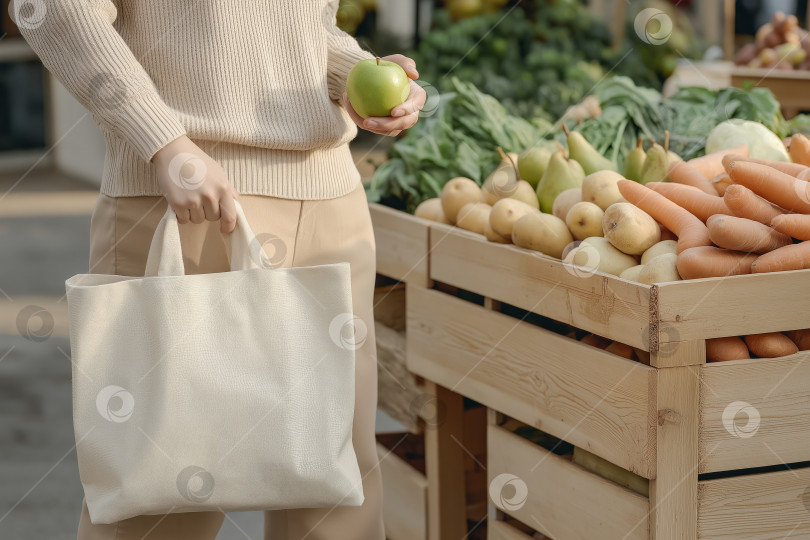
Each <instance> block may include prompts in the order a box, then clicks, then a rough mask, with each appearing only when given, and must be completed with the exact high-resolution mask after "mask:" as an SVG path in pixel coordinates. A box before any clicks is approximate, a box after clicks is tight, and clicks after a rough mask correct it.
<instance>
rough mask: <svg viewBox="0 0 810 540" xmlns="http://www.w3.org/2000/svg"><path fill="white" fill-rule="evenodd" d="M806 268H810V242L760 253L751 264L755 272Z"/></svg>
mask: <svg viewBox="0 0 810 540" xmlns="http://www.w3.org/2000/svg"><path fill="white" fill-rule="evenodd" d="M805 268H810V242H802V243H800V244H790V245H789V246H785V247H781V248H779V249H775V250H773V251H771V252H770V253H766V254H765V255H760V256H759V257H758V258H757V260H756V261H754V264H752V265H751V271H752V272H754V273H755V274H761V273H763V272H783V271H786V270H803V269H805Z"/></svg>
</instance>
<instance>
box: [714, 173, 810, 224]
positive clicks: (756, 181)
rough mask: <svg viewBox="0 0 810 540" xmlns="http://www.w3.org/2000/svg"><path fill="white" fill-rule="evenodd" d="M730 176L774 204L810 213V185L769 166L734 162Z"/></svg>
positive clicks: (786, 208)
mask: <svg viewBox="0 0 810 540" xmlns="http://www.w3.org/2000/svg"><path fill="white" fill-rule="evenodd" d="M729 176H731V179H732V180H733V181H734V183H735V184H741V185H743V186H745V187H747V188H748V189H750V190H751V191H753V192H754V193H756V194H757V195H759V196H761V197H763V198H764V199H765V200H767V201H770V202H772V203H773V204H775V205H777V206H780V207H782V208H784V209H785V210H790V211H792V212H799V213H803V214H807V213H810V183H807V182H804V181H802V180H799V179H797V178H795V177H793V176H790V175H789V174H785V173H783V172H781V171H777V170H776V169H772V168H770V167H768V166H767V165H760V164H759V163H751V162H748V161H734V162H733V163H732V164H731V171H730V172H729Z"/></svg>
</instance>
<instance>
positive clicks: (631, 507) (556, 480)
mask: <svg viewBox="0 0 810 540" xmlns="http://www.w3.org/2000/svg"><path fill="white" fill-rule="evenodd" d="M487 440H488V448H487V456H488V466H487V474H488V478H489V481H490V482H492V480H493V479H495V478H496V477H497V476H498V475H500V474H504V473H506V474H511V475H514V476H517V477H518V478H519V479H520V480H521V481H523V482H525V483H526V484H527V487H528V495H527V498H526V502H525V504H523V506H521V507H520V508H517V509H516V510H506V513H507V514H509V515H512V516H514V517H515V518H516V519H519V520H520V521H522V522H523V523H525V524H527V525H529V526H530V527H532V528H533V529H536V530H538V531H540V532H541V533H543V534H545V535H547V536H550V537H552V538H564V539H566V540H593V539H594V538H599V539H600V540H614V539H615V540H633V539H638V540H647V539H648V534H649V530H648V529H649V522H648V513H649V510H650V504H649V499H648V498H647V497H644V496H642V495H639V494H638V493H634V492H632V491H630V490H628V489H625V488H623V487H621V486H619V485H618V484H614V483H612V482H610V481H608V480H605V479H604V478H601V477H600V476H597V475H595V474H592V473H590V472H587V471H586V470H585V469H582V468H581V467H579V466H578V465H574V464H573V463H571V462H570V461H569V460H567V459H565V458H562V457H559V456H556V455H554V454H552V453H551V452H548V451H546V450H545V449H543V448H541V447H539V446H537V445H535V444H533V443H531V442H529V441H527V440H526V439H524V438H522V437H519V436H518V435H515V434H514V433H511V432H509V431H507V430H505V429H502V428H500V427H498V426H492V425H490V426H488V431H487Z"/></svg>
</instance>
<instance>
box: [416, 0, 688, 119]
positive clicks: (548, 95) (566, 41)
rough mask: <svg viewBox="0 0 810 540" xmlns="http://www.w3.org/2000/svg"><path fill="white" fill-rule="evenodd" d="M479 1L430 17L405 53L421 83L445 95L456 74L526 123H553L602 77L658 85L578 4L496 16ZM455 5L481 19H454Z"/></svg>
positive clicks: (566, 0)
mask: <svg viewBox="0 0 810 540" xmlns="http://www.w3.org/2000/svg"><path fill="white" fill-rule="evenodd" d="M484 4H485V2H483V1H481V0H460V1H455V2H451V3H449V5H448V10H450V11H449V12H448V11H444V10H438V11H436V12H435V13H434V21H433V23H434V28H433V29H432V30H431V31H430V32H429V33H427V34H426V35H425V36H424V37H423V39H422V41H421V42H420V44H419V49H418V50H417V51H415V52H414V53H412V55H411V56H412V57H413V58H414V59H415V60H416V62H417V65H418V66H419V72H420V75H421V77H420V78H421V79H423V80H425V81H428V82H430V83H431V84H433V85H434V86H436V87H437V88H438V89H439V90H440V91H441V92H449V91H453V89H454V88H453V84H452V82H451V81H450V77H449V76H455V77H458V78H459V79H460V80H462V81H465V82H470V83H473V84H474V85H475V86H476V87H478V88H480V89H481V90H482V91H483V92H485V93H487V94H490V95H492V96H493V97H495V98H496V99H497V100H498V101H499V102H501V103H502V104H503V106H504V107H505V108H506V110H507V111H508V112H509V113H510V114H514V115H517V116H520V117H523V118H527V119H529V120H531V121H533V122H536V121H540V120H545V121H553V120H556V119H557V118H559V117H560V116H562V115H563V114H564V113H565V112H566V110H567V109H568V107H570V106H572V105H574V104H576V103H579V102H581V101H582V100H583V98H585V96H586V95H588V93H590V91H591V89H592V88H593V86H594V84H595V83H596V82H597V81H599V80H600V79H602V78H603V77H604V76H605V75H606V74H607V73H608V72H610V73H612V74H618V75H626V76H629V77H632V79H633V80H635V81H637V82H639V83H641V84H644V85H646V86H654V87H659V88H660V85H661V80H660V79H659V78H658V76H657V75H656V73H655V72H654V71H653V70H651V69H650V68H648V67H646V66H645V64H644V62H643V61H642V59H641V56H640V54H639V52H638V50H637V49H636V48H634V47H631V44H630V42H629V41H628V42H627V43H625V45H624V46H623V47H622V48H612V47H611V40H612V37H611V34H610V31H609V30H608V28H607V27H606V26H605V24H604V23H603V22H602V21H600V20H599V19H598V18H597V17H596V16H595V15H594V14H593V13H592V12H591V11H590V10H589V9H588V8H587V6H586V5H585V2H582V1H580V0H551V1H543V2H521V3H517V5H516V6H512V7H511V8H509V9H508V10H502V11H499V12H496V13H493V12H491V11H492V10H491V9H490V10H488V9H487V6H485V5H484ZM462 8H465V9H467V11H465V12H464V13H463V15H464V16H466V15H469V14H473V13H482V14H481V15H477V16H473V17H471V18H464V19H463V20H458V19H459V18H461V15H462ZM451 15H456V17H455V18H454V17H452V16H451ZM454 21H457V22H454ZM682 54H683V49H682Z"/></svg>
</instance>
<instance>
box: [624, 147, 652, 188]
mask: <svg viewBox="0 0 810 540" xmlns="http://www.w3.org/2000/svg"><path fill="white" fill-rule="evenodd" d="M646 157H647V153H646V152H645V151H644V147H643V146H642V145H641V137H639V138H638V140H637V141H636V146H635V148H633V149H632V150H630V152H629V153H628V154H627V158H625V160H624V177H625V178H627V179H628V180H632V181H634V182H638V181H639V180H640V179H641V169H642V167H644V159H645V158H646Z"/></svg>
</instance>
